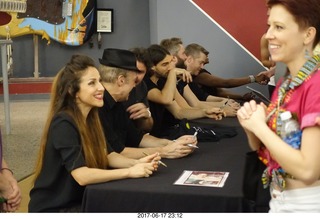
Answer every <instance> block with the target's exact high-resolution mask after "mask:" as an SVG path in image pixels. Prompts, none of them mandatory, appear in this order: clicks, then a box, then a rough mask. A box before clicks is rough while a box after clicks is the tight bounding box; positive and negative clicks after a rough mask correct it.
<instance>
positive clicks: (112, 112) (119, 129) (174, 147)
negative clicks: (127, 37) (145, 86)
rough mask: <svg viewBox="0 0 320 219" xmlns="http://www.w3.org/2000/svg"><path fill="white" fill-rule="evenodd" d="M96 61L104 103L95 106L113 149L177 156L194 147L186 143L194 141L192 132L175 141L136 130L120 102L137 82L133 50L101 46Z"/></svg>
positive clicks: (124, 152) (133, 154)
mask: <svg viewBox="0 0 320 219" xmlns="http://www.w3.org/2000/svg"><path fill="white" fill-rule="evenodd" d="M99 61H100V64H101V65H100V67H99V70H100V75H101V80H102V82H101V83H102V85H103V86H104V88H105V92H104V97H103V100H104V106H103V107H101V108H100V109H99V115H100V120H101V123H102V126H103V128H104V131H105V136H106V139H107V142H108V143H109V145H110V146H111V147H112V149H113V150H114V151H115V152H118V153H121V154H122V155H125V156H127V157H130V158H141V157H143V156H145V155H144V153H147V154H152V153H156V152H159V153H160V156H161V157H163V158H179V157H184V156H187V155H188V154H190V153H191V152H192V151H193V150H194V149H193V148H191V147H189V146H187V144H196V143H197V141H196V139H194V138H193V136H182V137H180V138H179V139H177V141H175V142H173V141H170V140H167V139H161V138H156V137H154V136H151V135H149V134H144V133H143V132H142V131H140V130H138V129H137V128H136V127H135V125H134V124H133V123H132V121H131V120H130V118H129V116H128V114H127V112H126V108H125V107H124V106H123V104H122V103H121V102H123V101H126V100H127V99H128V96H129V93H130V91H131V90H132V88H133V87H135V85H136V83H137V73H138V72H139V69H138V68H137V60H136V56H135V54H134V53H133V52H131V51H129V50H121V49H105V50H104V52H103V56H102V59H99Z"/></svg>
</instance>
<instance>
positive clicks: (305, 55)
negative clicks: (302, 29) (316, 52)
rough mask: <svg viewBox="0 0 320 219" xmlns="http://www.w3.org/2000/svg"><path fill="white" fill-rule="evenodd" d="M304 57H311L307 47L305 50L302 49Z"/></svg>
mask: <svg viewBox="0 0 320 219" xmlns="http://www.w3.org/2000/svg"><path fill="white" fill-rule="evenodd" d="M304 57H305V58H306V59H310V58H311V56H310V54H309V51H308V49H306V50H305V51H304Z"/></svg>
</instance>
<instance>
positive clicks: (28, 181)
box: [17, 175, 33, 213]
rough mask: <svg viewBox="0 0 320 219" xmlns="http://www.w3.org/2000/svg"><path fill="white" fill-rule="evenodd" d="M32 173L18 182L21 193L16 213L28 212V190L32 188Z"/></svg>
mask: <svg viewBox="0 0 320 219" xmlns="http://www.w3.org/2000/svg"><path fill="white" fill-rule="evenodd" d="M32 181H33V175H31V176H29V177H27V178H25V179H23V180H21V181H20V182H19V183H18V184H19V187H20V190H21V193H22V201H21V205H20V208H19V210H18V211H17V213H28V203H29V200H30V198H29V192H30V189H31V188H32Z"/></svg>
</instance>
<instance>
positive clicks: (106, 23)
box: [97, 9, 113, 33]
mask: <svg viewBox="0 0 320 219" xmlns="http://www.w3.org/2000/svg"><path fill="white" fill-rule="evenodd" d="M97 32H106V33H111V32H113V9H97Z"/></svg>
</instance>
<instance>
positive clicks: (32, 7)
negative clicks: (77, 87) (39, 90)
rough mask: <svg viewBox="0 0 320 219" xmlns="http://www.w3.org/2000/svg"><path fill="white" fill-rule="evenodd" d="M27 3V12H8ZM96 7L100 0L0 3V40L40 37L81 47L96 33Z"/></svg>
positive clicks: (5, 0) (15, 0) (12, 0)
mask: <svg viewBox="0 0 320 219" xmlns="http://www.w3.org/2000/svg"><path fill="white" fill-rule="evenodd" d="M23 2H24V4H26V9H25V12H24V13H21V12H16V11H10V10H8V9H12V8H14V7H21V5H19V3H21V4H22V3H23ZM95 8H96V0H0V37H4V38H6V37H8V35H9V36H10V38H14V37H19V36H23V35H28V34H36V35H41V36H42V39H46V40H47V41H48V44H50V41H51V39H53V40H55V41H57V42H59V43H61V44H65V45H70V46H80V45H82V44H84V43H85V42H86V41H88V40H89V39H90V38H91V36H92V34H93V33H94V31H95V30H94V28H95V22H94V21H95V13H96V12H95Z"/></svg>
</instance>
